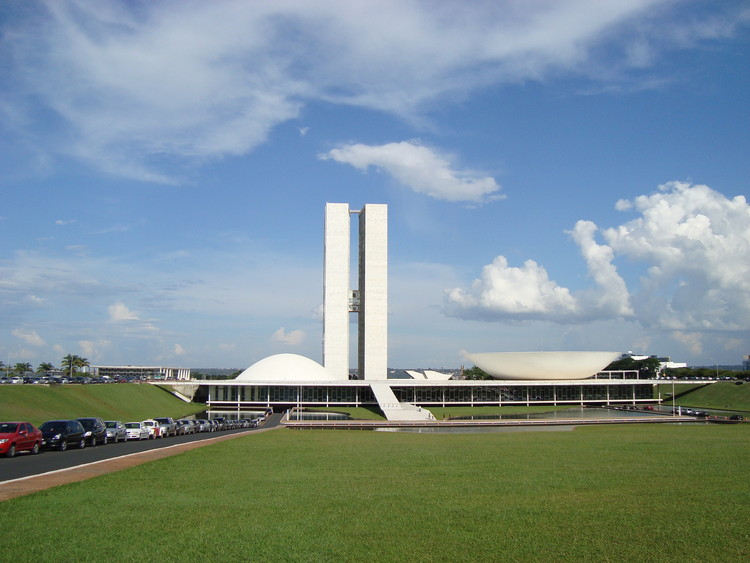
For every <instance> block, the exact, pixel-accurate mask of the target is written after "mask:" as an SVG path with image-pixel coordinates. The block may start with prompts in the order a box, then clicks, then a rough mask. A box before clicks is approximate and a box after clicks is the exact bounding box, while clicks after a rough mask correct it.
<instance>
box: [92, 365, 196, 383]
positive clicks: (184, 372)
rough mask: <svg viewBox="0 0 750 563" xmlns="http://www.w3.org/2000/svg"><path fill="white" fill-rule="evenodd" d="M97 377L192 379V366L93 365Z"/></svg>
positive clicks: (93, 372) (93, 373)
mask: <svg viewBox="0 0 750 563" xmlns="http://www.w3.org/2000/svg"><path fill="white" fill-rule="evenodd" d="M91 373H92V375H94V376H96V377H104V376H107V377H141V378H143V379H180V380H189V379H190V368H174V367H164V366H91Z"/></svg>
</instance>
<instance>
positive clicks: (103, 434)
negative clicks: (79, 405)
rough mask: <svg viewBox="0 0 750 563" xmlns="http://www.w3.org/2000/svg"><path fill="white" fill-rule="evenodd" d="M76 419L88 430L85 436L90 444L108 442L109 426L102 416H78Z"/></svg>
mask: <svg viewBox="0 0 750 563" xmlns="http://www.w3.org/2000/svg"><path fill="white" fill-rule="evenodd" d="M76 420H77V421H78V422H80V423H81V426H83V429H84V430H85V431H86V432H85V433H84V437H85V438H86V442H88V445H89V446H96V445H97V444H106V443H107V427H106V426H105V425H104V421H103V420H102V419H101V418H96V417H94V416H88V417H84V418H76Z"/></svg>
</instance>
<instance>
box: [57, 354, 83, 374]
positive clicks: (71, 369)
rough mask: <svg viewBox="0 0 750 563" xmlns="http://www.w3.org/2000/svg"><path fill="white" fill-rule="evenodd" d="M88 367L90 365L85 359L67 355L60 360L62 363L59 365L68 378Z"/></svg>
mask: <svg viewBox="0 0 750 563" xmlns="http://www.w3.org/2000/svg"><path fill="white" fill-rule="evenodd" d="M88 365H90V364H89V361H88V360H87V359H86V358H82V357H81V356H78V355H76V354H68V355H67V356H65V357H64V358H63V359H62V362H61V363H60V367H61V368H62V369H63V370H64V371H65V373H67V374H68V376H69V377H72V376H73V374H75V373H76V372H78V370H80V369H82V368H84V367H86V366H88Z"/></svg>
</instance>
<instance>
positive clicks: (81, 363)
mask: <svg viewBox="0 0 750 563" xmlns="http://www.w3.org/2000/svg"><path fill="white" fill-rule="evenodd" d="M76 358H77V359H76V367H77V368H80V369H83V368H85V367H87V366H89V365H90V364H89V361H88V359H86V358H81V357H80V356H76Z"/></svg>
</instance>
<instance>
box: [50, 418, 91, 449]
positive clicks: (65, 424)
mask: <svg viewBox="0 0 750 563" xmlns="http://www.w3.org/2000/svg"><path fill="white" fill-rule="evenodd" d="M39 430H41V431H42V436H43V437H44V440H43V442H42V446H43V447H46V448H57V449H58V450H60V451H65V450H67V449H68V446H69V445H71V444H72V445H74V446H78V447H79V448H85V447H86V438H85V437H84V434H85V433H86V431H85V430H84V429H83V426H81V423H80V422H78V421H77V420H48V421H47V422H43V423H42V425H41V426H40V427H39Z"/></svg>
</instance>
